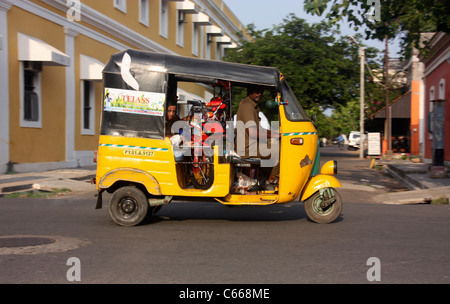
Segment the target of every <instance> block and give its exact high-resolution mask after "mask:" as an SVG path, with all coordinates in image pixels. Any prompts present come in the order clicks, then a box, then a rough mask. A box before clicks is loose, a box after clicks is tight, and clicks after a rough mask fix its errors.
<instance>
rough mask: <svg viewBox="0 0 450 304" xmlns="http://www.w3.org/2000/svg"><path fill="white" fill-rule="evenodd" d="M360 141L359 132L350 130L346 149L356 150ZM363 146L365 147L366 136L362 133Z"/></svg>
mask: <svg viewBox="0 0 450 304" xmlns="http://www.w3.org/2000/svg"><path fill="white" fill-rule="evenodd" d="M360 142H361V133H360V132H359V131H351V132H350V135H349V136H348V149H349V150H353V151H355V150H358V149H359V146H360ZM364 148H367V136H366V135H365V134H364Z"/></svg>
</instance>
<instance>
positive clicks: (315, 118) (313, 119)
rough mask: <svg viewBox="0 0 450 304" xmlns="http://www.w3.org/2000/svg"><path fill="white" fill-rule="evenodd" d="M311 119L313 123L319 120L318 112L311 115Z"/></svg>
mask: <svg viewBox="0 0 450 304" xmlns="http://www.w3.org/2000/svg"><path fill="white" fill-rule="evenodd" d="M311 121H312V123H313V124H316V121H317V115H316V114H313V115H311Z"/></svg>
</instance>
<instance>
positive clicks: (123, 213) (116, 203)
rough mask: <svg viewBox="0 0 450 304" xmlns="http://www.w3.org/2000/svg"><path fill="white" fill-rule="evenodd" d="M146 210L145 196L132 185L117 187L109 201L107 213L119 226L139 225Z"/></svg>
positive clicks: (144, 216)
mask: <svg viewBox="0 0 450 304" xmlns="http://www.w3.org/2000/svg"><path fill="white" fill-rule="evenodd" d="M148 210H149V205H148V199H147V196H146V195H145V194H144V192H142V191H141V190H140V189H138V188H136V187H132V186H126V187H121V188H119V189H117V190H116V191H114V193H113V195H112V196H111V199H110V201H109V215H110V216H111V219H112V220H113V221H114V222H115V223H116V224H118V225H120V226H125V227H131V226H136V225H139V224H140V223H141V222H142V221H143V220H144V219H145V218H146V216H147V213H148Z"/></svg>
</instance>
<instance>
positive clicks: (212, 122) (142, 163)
mask: <svg viewBox="0 0 450 304" xmlns="http://www.w3.org/2000/svg"><path fill="white" fill-rule="evenodd" d="M103 82H104V92H103V93H104V95H103V97H104V98H103V111H102V122H101V132H100V139H99V146H98V152H97V174H96V178H95V184H96V188H97V190H98V192H99V193H98V199H97V205H96V208H97V209H100V208H102V193H103V192H104V191H107V192H108V193H111V194H112V195H111V196H110V200H109V207H108V208H109V214H110V216H111V218H112V220H113V221H114V222H116V223H117V224H118V225H122V226H135V225H138V224H140V223H141V222H142V221H143V220H144V219H146V218H147V217H148V216H151V215H153V214H155V213H156V212H157V211H158V210H159V209H160V208H161V206H163V205H165V204H168V203H170V202H171V201H172V200H173V199H174V198H176V199H182V200H187V201H189V200H198V199H200V198H210V199H211V201H212V202H214V201H216V202H219V203H221V204H224V205H253V206H262V205H271V204H283V203H288V202H292V201H294V200H296V199H298V200H299V201H303V202H304V208H305V211H306V214H307V216H308V217H309V218H310V219H311V220H312V221H314V222H317V223H330V222H333V221H335V220H336V219H337V218H338V217H339V216H340V214H341V211H342V200H341V198H340V196H339V194H338V192H337V191H336V188H338V187H341V185H340V183H339V181H338V180H337V179H336V178H335V177H334V175H336V174H337V163H336V162H335V161H329V162H327V163H325V164H323V166H322V167H321V168H320V159H319V139H318V134H317V130H316V128H315V125H314V123H313V122H312V121H311V120H310V119H309V118H308V116H307V115H306V113H305V111H304V110H303V108H302V106H301V105H300V103H299V102H298V100H297V98H296V97H295V95H294V94H293V92H292V91H291V89H290V87H289V85H288V83H287V81H286V79H285V77H284V76H283V75H282V74H281V73H280V71H279V70H278V69H276V68H273V67H262V66H254V65H244V64H236V63H229V62H223V61H213V60H204V59H196V58H188V57H182V56H176V55H167V54H160V53H152V52H144V51H136V50H126V51H123V52H120V53H118V54H115V55H113V56H112V57H111V59H110V61H109V62H108V63H107V65H106V67H105V69H104V71H103ZM255 86H256V87H259V88H261V89H262V90H264V95H265V97H266V99H269V100H268V101H267V102H266V103H264V102H262V103H259V104H258V106H259V105H261V107H263V106H265V105H267V109H269V112H270V113H271V114H273V115H270V116H271V117H272V118H273V119H274V120H275V119H276V120H277V121H276V122H273V121H272V123H271V126H270V128H271V134H272V135H273V134H278V135H277V137H274V138H266V141H265V143H264V140H261V143H259V144H266V145H267V142H271V144H272V146H274V147H277V149H278V153H274V155H276V159H275V162H272V164H275V165H276V164H277V163H278V164H279V177H278V180H277V181H275V182H269V181H268V172H270V168H266V167H267V166H266V165H265V164H266V162H265V161H266V160H265V159H262V158H258V157H256V156H254V157H252V156H250V157H249V156H248V155H245V156H242V155H239V153H237V152H236V151H237V148H238V147H239V145H240V143H239V141H241V142H242V140H243V139H239V138H237V137H238V136H237V135H236V134H237V132H236V125H238V124H239V121H235V118H234V116H235V115H234V114H236V111H237V110H236V109H237V108H238V107H239V102H240V101H241V99H242V98H243V97H245V96H246V95H245V90H246V89H247V88H249V87H255ZM180 92H182V93H183V94H181V93H180ZM174 105H175V106H177V111H178V113H179V114H180V116H184V117H179V119H178V120H177V121H176V122H175V123H173V124H172V123H171V124H168V122H169V121H168V120H169V118H168V108H170V107H173V106H174ZM269 105H271V106H269ZM255 108H256V107H255ZM182 111H184V115H181V112H182ZM266 113H267V111H266ZM171 122H173V121H171ZM259 125H261V123H259ZM245 127H247V125H245V126H244V128H245ZM257 127H258V128H259V133H261V132H262V131H263V128H262V127H261V126H257ZM169 128H170V130H169ZM266 128H267V126H266ZM246 131H247V132H249V131H248V130H246ZM241 147H242V146H241Z"/></svg>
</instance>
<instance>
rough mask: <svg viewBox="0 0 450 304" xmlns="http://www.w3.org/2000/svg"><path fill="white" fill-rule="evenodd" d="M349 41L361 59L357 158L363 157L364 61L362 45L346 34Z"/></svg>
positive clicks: (364, 55)
mask: <svg viewBox="0 0 450 304" xmlns="http://www.w3.org/2000/svg"><path fill="white" fill-rule="evenodd" d="M347 37H348V38H349V40H350V41H351V42H353V43H354V44H355V45H356V46H358V47H359V57H360V59H361V67H360V85H359V89H360V98H359V103H360V112H359V113H360V116H359V133H360V138H359V158H364V63H365V57H366V54H365V51H364V47H363V46H360V45H359V44H358V42H357V41H356V39H355V38H354V37H353V36H347Z"/></svg>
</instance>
